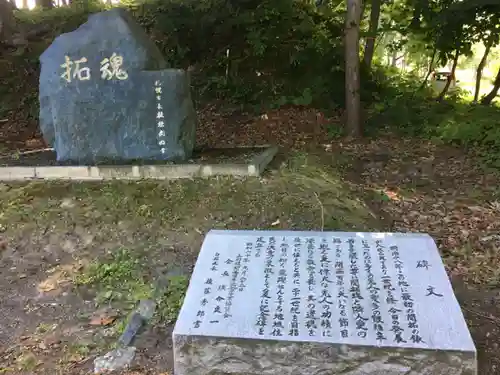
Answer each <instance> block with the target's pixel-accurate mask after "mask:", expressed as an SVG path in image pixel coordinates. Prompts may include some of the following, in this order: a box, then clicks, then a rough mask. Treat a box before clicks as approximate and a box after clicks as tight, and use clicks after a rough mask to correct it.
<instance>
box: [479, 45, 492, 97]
mask: <svg viewBox="0 0 500 375" xmlns="http://www.w3.org/2000/svg"><path fill="white" fill-rule="evenodd" d="M484 46H485V47H486V49H485V50H484V54H483V57H482V58H481V61H480V62H479V65H478V66H477V71H476V89H475V90H474V103H477V100H478V98H479V89H480V88H481V78H482V77H483V69H484V66H485V65H486V60H487V59H488V55H489V54H490V50H491V47H492V46H493V38H492V37H490V38H489V39H488V40H487V41H486V43H485V44H484Z"/></svg>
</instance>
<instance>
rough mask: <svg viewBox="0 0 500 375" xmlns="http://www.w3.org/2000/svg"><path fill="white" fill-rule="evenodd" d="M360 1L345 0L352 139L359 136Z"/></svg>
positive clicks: (348, 93) (347, 76)
mask: <svg viewBox="0 0 500 375" xmlns="http://www.w3.org/2000/svg"><path fill="white" fill-rule="evenodd" d="M361 1H362V0H347V13H346V24H345V65H346V66H345V85H346V90H345V92H346V113H347V122H346V124H347V129H348V131H349V134H350V135H351V136H354V137H359V136H361V100H360V95H359V88H360V82H359V23H360V17H361Z"/></svg>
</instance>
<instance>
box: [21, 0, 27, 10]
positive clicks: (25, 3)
mask: <svg viewBox="0 0 500 375" xmlns="http://www.w3.org/2000/svg"><path fill="white" fill-rule="evenodd" d="M21 7H22V8H23V9H28V0H23V3H22V5H21Z"/></svg>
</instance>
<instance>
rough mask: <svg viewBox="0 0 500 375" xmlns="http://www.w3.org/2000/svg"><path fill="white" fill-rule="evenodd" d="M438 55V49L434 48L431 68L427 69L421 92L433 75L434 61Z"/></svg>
mask: <svg viewBox="0 0 500 375" xmlns="http://www.w3.org/2000/svg"><path fill="white" fill-rule="evenodd" d="M436 53H437V50H436V48H434V50H433V51H432V57H431V61H430V62H429V68H428V69H427V74H426V75H425V79H424V82H422V85H421V86H420V90H422V89H423V88H424V86H425V84H426V83H427V81H428V80H429V77H430V76H431V74H432V71H433V70H434V60H435V59H436Z"/></svg>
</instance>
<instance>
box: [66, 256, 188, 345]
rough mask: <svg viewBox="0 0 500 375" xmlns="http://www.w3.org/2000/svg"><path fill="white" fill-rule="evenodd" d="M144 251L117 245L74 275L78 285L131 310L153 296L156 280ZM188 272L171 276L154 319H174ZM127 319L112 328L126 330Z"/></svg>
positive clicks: (98, 300) (100, 300)
mask: <svg viewBox="0 0 500 375" xmlns="http://www.w3.org/2000/svg"><path fill="white" fill-rule="evenodd" d="M146 257H147V254H145V253H139V252H132V251H130V250H128V249H118V250H116V251H114V252H112V253H111V254H110V255H109V256H108V257H106V258H105V259H100V260H95V261H93V262H92V263H90V264H89V265H88V266H87V267H85V268H84V269H83V270H82V271H81V272H80V273H78V274H76V275H75V278H74V284H75V286H76V287H77V288H82V287H87V288H89V287H90V288H92V289H93V290H94V291H95V292H96V303H97V304H98V305H106V304H111V303H113V302H115V303H117V304H119V305H120V306H122V308H123V311H124V312H127V313H128V312H130V311H131V310H132V309H134V308H135V307H136V306H137V304H138V302H139V301H140V300H142V299H150V298H153V295H154V293H155V287H154V280H152V279H150V278H148V275H149V273H150V269H151V268H152V265H151V264H148V263H147V262H145V261H143V259H145V258H146ZM188 283H189V282H188V278H187V277H186V276H172V277H169V278H168V285H167V287H166V290H165V291H163V292H164V293H162V294H160V295H159V296H158V297H157V300H156V303H157V306H158V307H157V309H156V311H155V319H156V321H158V322H166V323H172V322H174V321H175V319H176V318H177V314H178V313H179V310H180V308H181V306H182V302H183V300H184V295H185V293H186V290H187V286H188ZM126 323H127V319H126V318H125V319H121V320H119V321H118V322H117V323H116V324H115V325H114V326H113V330H114V332H115V334H116V335H119V334H121V333H122V332H123V330H124V328H125V326H126Z"/></svg>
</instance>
